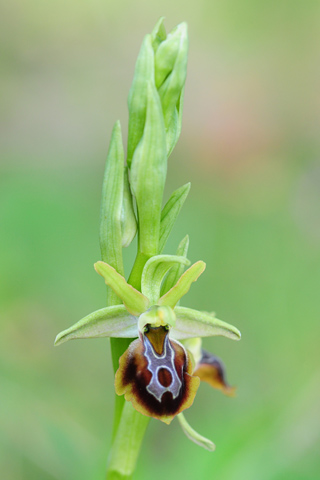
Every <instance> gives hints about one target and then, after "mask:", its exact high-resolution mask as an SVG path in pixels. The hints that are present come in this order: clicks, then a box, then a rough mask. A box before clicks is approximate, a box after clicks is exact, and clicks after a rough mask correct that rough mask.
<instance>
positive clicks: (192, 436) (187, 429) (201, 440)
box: [177, 413, 216, 452]
mask: <svg viewBox="0 0 320 480" xmlns="http://www.w3.org/2000/svg"><path fill="white" fill-rule="evenodd" d="M177 417H178V420H179V423H180V425H181V428H182V430H183V433H184V434H185V435H186V436H187V437H188V438H189V440H191V441H192V442H194V443H196V444H197V445H199V446H200V447H203V448H205V449H206V450H209V452H214V450H215V449H216V446H215V444H214V443H213V442H211V440H209V439H208V438H205V437H203V436H202V435H200V433H198V432H196V431H195V430H194V429H193V428H192V427H191V426H190V425H189V423H188V422H187V420H186V418H185V416H184V415H183V413H179V414H178V415H177Z"/></svg>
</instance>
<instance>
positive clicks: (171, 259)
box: [141, 255, 190, 305]
mask: <svg viewBox="0 0 320 480" xmlns="http://www.w3.org/2000/svg"><path fill="white" fill-rule="evenodd" d="M175 264H181V265H190V262H189V260H188V259H187V258H184V257H179V256H176V255H156V256H154V257H152V258H150V259H149V260H148V261H147V263H146V264H145V266H144V269H143V272H142V278H141V292H142V293H143V295H145V296H146V297H147V298H148V299H149V300H150V304H151V305H152V304H155V303H157V301H158V299H159V297H160V288H161V282H162V280H163V278H164V276H165V274H166V273H167V271H168V270H169V269H170V268H171V267H173V266H174V265H175Z"/></svg>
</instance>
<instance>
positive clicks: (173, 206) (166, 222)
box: [159, 182, 191, 252]
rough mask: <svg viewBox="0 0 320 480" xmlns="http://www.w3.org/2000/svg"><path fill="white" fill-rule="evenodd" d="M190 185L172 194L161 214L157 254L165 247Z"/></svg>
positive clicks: (187, 184)
mask: <svg viewBox="0 0 320 480" xmlns="http://www.w3.org/2000/svg"><path fill="white" fill-rule="evenodd" d="M190 186H191V183H190V182H189V183H186V184H185V185H183V186H182V187H180V188H178V189H177V190H175V191H174V192H173V194H172V195H171V197H170V198H169V200H168V201H167V203H166V204H165V206H164V207H163V209H162V212H161V223H160V237H159V252H162V250H163V249H164V247H165V244H166V243H167V240H168V237H169V235H170V233H171V230H172V227H173V226H174V224H175V221H176V220H177V217H178V215H179V213H180V210H181V208H182V206H183V204H184V202H185V200H186V198H187V196H188V193H189V191H190Z"/></svg>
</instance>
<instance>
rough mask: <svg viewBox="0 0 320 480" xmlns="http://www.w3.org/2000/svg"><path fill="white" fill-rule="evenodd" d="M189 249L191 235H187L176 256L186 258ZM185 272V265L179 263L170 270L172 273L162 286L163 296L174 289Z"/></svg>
mask: <svg viewBox="0 0 320 480" xmlns="http://www.w3.org/2000/svg"><path fill="white" fill-rule="evenodd" d="M188 248H189V235H186V236H185V237H184V238H183V239H182V240H181V242H180V243H179V246H178V249H177V253H176V255H178V256H179V257H180V256H181V257H185V258H186V257H187V254H188ZM183 272H184V265H183V264H181V263H177V264H176V265H174V266H173V267H172V268H171V269H170V272H169V273H168V275H167V276H166V278H165V279H164V281H163V284H162V286H161V296H163V295H164V294H165V293H167V292H168V291H169V290H170V288H172V287H173V286H174V285H175V284H176V283H177V281H178V280H179V278H180V277H181V275H182V274H183Z"/></svg>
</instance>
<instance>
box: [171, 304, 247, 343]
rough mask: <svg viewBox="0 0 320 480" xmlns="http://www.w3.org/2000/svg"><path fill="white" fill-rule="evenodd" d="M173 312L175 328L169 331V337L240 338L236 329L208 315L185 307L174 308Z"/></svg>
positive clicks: (181, 338)
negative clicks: (217, 336) (175, 317)
mask: <svg viewBox="0 0 320 480" xmlns="http://www.w3.org/2000/svg"><path fill="white" fill-rule="evenodd" d="M174 312H175V314H176V316H177V320H176V325H175V327H174V328H172V330H171V335H172V337H173V338H176V339H177V340H183V339H184V338H193V337H212V336H216V335H221V336H223V337H227V338H231V339H232V340H240V338H241V333H240V332H239V330H238V329H237V328H236V327H234V326H233V325H230V324H229V323H226V322H223V321H222V320H218V319H217V318H215V317H214V315H212V314H211V315H210V313H207V312H199V311H198V310H193V309H191V308H186V307H176V308H175V309H174Z"/></svg>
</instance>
